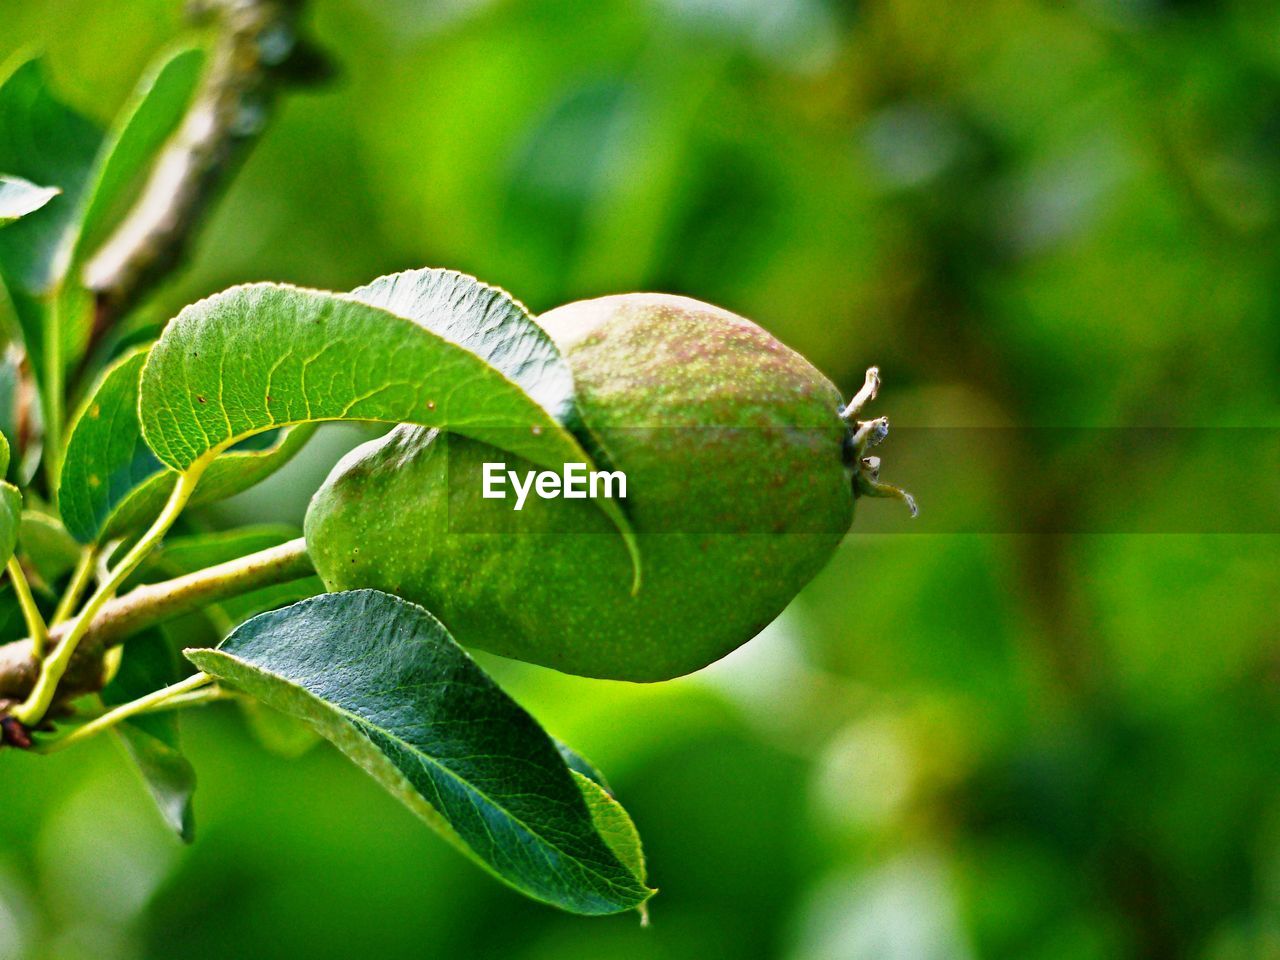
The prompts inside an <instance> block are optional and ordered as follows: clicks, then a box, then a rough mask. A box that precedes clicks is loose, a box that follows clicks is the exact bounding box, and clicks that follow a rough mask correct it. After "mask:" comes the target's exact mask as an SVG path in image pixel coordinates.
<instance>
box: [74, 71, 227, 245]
mask: <svg viewBox="0 0 1280 960" xmlns="http://www.w3.org/2000/svg"><path fill="white" fill-rule="evenodd" d="M204 60H205V54H204V51H203V50H201V49H200V48H198V47H188V48H184V49H179V50H176V51H172V52H170V53H168V54H166V55H165V56H164V58H163V59H162V60H161V61H160V62H159V63H158V64H157V65H156V66H154V67H152V68H151V69H150V70H149V71H148V72H147V74H146V75H145V76H144V77H143V79H142V81H141V82H140V83H139V84H138V87H137V89H135V90H134V92H133V96H132V97H131V98H130V100H129V102H128V103H127V104H126V105H125V107H124V109H123V110H121V111H120V114H119V115H118V116H117V118H116V121H115V123H114V124H113V125H112V128H111V130H110V131H108V133H107V136H106V139H105V140H104V141H103V144H102V147H101V149H100V150H99V153H98V157H97V160H96V163H95V165H94V172H93V175H92V176H91V178H90V187H89V189H88V191H87V200H86V202H85V204H84V213H83V215H82V216H81V218H80V224H79V228H78V231H77V233H78V236H77V239H76V252H75V255H74V256H73V259H72V265H73V267H74V266H76V265H78V264H79V263H81V262H82V261H83V259H84V258H85V256H86V255H87V254H88V253H89V252H90V251H91V250H93V249H94V248H95V247H96V246H97V245H98V244H100V243H101V242H102V241H103V240H105V239H106V234H107V231H108V230H109V229H110V228H111V227H112V226H113V225H114V222H115V221H116V220H118V219H119V217H120V216H121V215H122V214H123V213H124V207H125V206H126V204H127V202H128V201H129V200H130V199H131V198H132V196H133V195H134V194H135V193H136V191H137V189H138V187H139V186H140V184H141V181H142V180H143V179H144V177H145V175H146V173H147V172H148V171H149V170H150V168H151V166H152V165H153V163H154V162H155V159H156V157H157V156H158V155H159V153H160V150H161V148H162V147H164V145H165V143H166V141H168V139H169V137H171V136H172V135H173V134H174V132H175V131H176V130H177V129H178V125H179V124H180V123H181V122H182V118H183V115H184V114H185V113H186V109H187V106H188V104H190V102H191V98H192V97H193V96H194V95H195V91H196V86H197V85H198V83H199V81H200V71H201V68H202V67H203V65H204Z"/></svg>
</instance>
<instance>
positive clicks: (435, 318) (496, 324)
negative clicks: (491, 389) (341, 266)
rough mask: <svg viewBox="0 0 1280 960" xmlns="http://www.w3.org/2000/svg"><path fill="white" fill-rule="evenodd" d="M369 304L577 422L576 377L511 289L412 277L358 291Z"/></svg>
mask: <svg viewBox="0 0 1280 960" xmlns="http://www.w3.org/2000/svg"><path fill="white" fill-rule="evenodd" d="M350 295H351V296H352V297H354V298H355V299H357V300H359V301H361V302H362V303H368V304H371V305H373V306H375V307H382V308H383V309H384V310H387V311H390V312H391V313H394V314H397V315H399V316H401V317H408V318H409V319H410V320H412V321H413V322H414V323H416V324H418V325H419V326H421V327H423V328H424V329H426V330H430V331H431V332H433V333H436V334H439V335H440V336H441V337H443V338H444V339H446V340H448V341H450V342H451V343H456V344H457V345H458V346H460V347H463V348H464V349H466V350H469V351H470V352H471V353H474V354H475V355H476V356H478V357H480V358H481V359H482V360H484V361H485V362H486V363H488V364H489V365H490V366H491V367H493V368H494V369H495V370H497V371H499V372H500V373H502V374H503V375H504V376H505V377H506V378H507V379H508V380H510V381H511V382H512V383H514V384H516V385H517V386H519V387H520V388H521V389H523V390H524V392H525V393H526V394H528V395H529V396H530V397H531V398H532V399H533V401H534V402H535V403H537V404H538V405H539V406H541V407H542V408H543V409H544V410H546V411H547V412H548V413H550V414H551V416H552V417H554V418H555V419H556V421H557V422H559V423H567V422H570V420H571V418H572V416H573V373H572V371H570V369H569V362H568V361H567V360H565V358H564V356H563V355H562V354H561V353H560V348H559V347H557V346H556V345H555V343H554V342H553V341H552V339H551V336H550V335H549V334H548V333H547V332H546V331H545V330H543V329H542V327H540V326H538V324H537V323H536V322H535V321H534V320H533V318H532V317H531V316H530V315H529V312H528V310H527V309H525V307H524V305H523V304H522V303H520V302H519V301H518V300H516V299H514V298H513V297H512V296H511V295H510V294H508V293H507V292H506V291H505V290H500V289H498V288H497V287H491V286H489V285H488V284H486V283H481V282H479V281H478V280H475V279H474V278H472V277H468V276H467V275H466V274H462V273H458V272H456V271H454V270H406V271H404V272H403V273H393V274H388V275H387V276H385V277H379V278H378V279H377V280H374V281H373V282H372V283H369V284H366V285H365V286H363V287H357V288H356V289H355V290H352V291H351V294H350Z"/></svg>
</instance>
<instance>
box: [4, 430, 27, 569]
mask: <svg viewBox="0 0 1280 960" xmlns="http://www.w3.org/2000/svg"><path fill="white" fill-rule="evenodd" d="M8 469H9V439H8V438H7V437H6V436H5V435H4V434H2V433H0V477H3V476H4V474H5V471H6V470H8ZM21 517H22V493H21V492H20V491H19V490H18V488H17V487H15V486H14V485H13V484H11V483H7V482H5V481H4V480H0V566H3V565H4V564H7V563H8V562H9V558H10V557H12V556H13V551H14V550H16V549H17V547H18V523H19V521H20V519H21Z"/></svg>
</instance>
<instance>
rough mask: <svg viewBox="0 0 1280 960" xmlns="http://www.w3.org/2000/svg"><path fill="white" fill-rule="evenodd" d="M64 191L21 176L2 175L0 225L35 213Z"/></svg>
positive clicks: (0, 180) (0, 181) (0, 177)
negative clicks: (32, 181) (37, 184)
mask: <svg viewBox="0 0 1280 960" xmlns="http://www.w3.org/2000/svg"><path fill="white" fill-rule="evenodd" d="M61 192H62V191H61V190H59V189H58V188H57V187H37V186H36V185H35V184H34V183H31V182H30V181H27V180H23V179H22V178H21V177H5V176H0V227H3V226H5V225H7V224H10V223H13V222H14V221H15V220H21V219H22V218H23V217H25V216H26V215H27V214H28V213H35V212H36V211H37V210H39V209H40V208H41V207H43V206H44V205H45V204H46V203H48V202H49V201H50V200H52V199H53V198H54V197H56V196H57V195H58V194H59V193H61Z"/></svg>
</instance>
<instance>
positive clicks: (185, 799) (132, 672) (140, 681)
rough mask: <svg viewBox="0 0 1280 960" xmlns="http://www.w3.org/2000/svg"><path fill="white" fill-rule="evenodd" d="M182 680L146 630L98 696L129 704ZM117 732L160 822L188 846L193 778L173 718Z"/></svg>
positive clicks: (139, 720)
mask: <svg viewBox="0 0 1280 960" xmlns="http://www.w3.org/2000/svg"><path fill="white" fill-rule="evenodd" d="M181 679H182V671H181V669H180V665H179V662H178V659H177V657H176V656H175V655H174V652H173V649H172V648H171V647H170V646H169V644H168V643H167V642H166V641H165V639H164V637H163V636H161V634H160V633H159V632H158V631H155V630H150V631H147V632H145V633H142V634H140V635H139V636H137V637H134V638H132V639H131V640H130V641H129V642H128V644H126V645H125V648H124V654H123V656H122V658H121V661H120V670H119V672H118V673H117V674H116V676H115V678H114V679H113V680H112V681H111V683H110V684H108V685H107V687H106V689H104V690H103V691H102V701H103V703H104V704H105V705H107V706H115V705H117V704H121V703H128V702H129V701H131V700H136V699H137V698H138V697H141V696H144V695H145V694H148V693H151V692H152V691H155V690H159V689H161V688H162V687H166V686H168V685H169V684H171V683H175V682H177V681H178V680H181ZM116 732H117V734H118V736H119V737H120V740H121V742H122V743H123V744H124V748H125V751H126V752H127V753H128V754H129V756H130V758H131V759H132V760H133V762H134V765H135V766H136V767H137V769H138V772H139V773H140V774H141V775H142V779H143V782H144V783H145V784H146V785H147V789H148V791H149V792H150V793H151V796H152V798H153V799H154V800H155V802H156V807H157V808H158V809H159V811H160V815H161V817H163V818H164V821H165V823H167V824H168V825H169V827H170V828H171V829H173V830H174V832H176V833H177V834H178V836H179V837H181V838H182V840H183V842H185V843H190V842H191V841H192V840H193V839H194V837H195V818H194V815H193V812H192V806H191V795H192V793H194V791H195V787H196V775H195V770H194V769H193V768H192V766H191V763H190V762H189V761H188V760H187V758H186V757H185V756H184V755H183V753H182V749H181V746H180V744H179V740H178V715H177V713H176V712H174V711H164V712H160V713H149V714H141V715H139V716H136V717H133V718H131V719H129V720H126V721H125V722H123V723H121V724H120V725H119V726H118V727H116Z"/></svg>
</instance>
